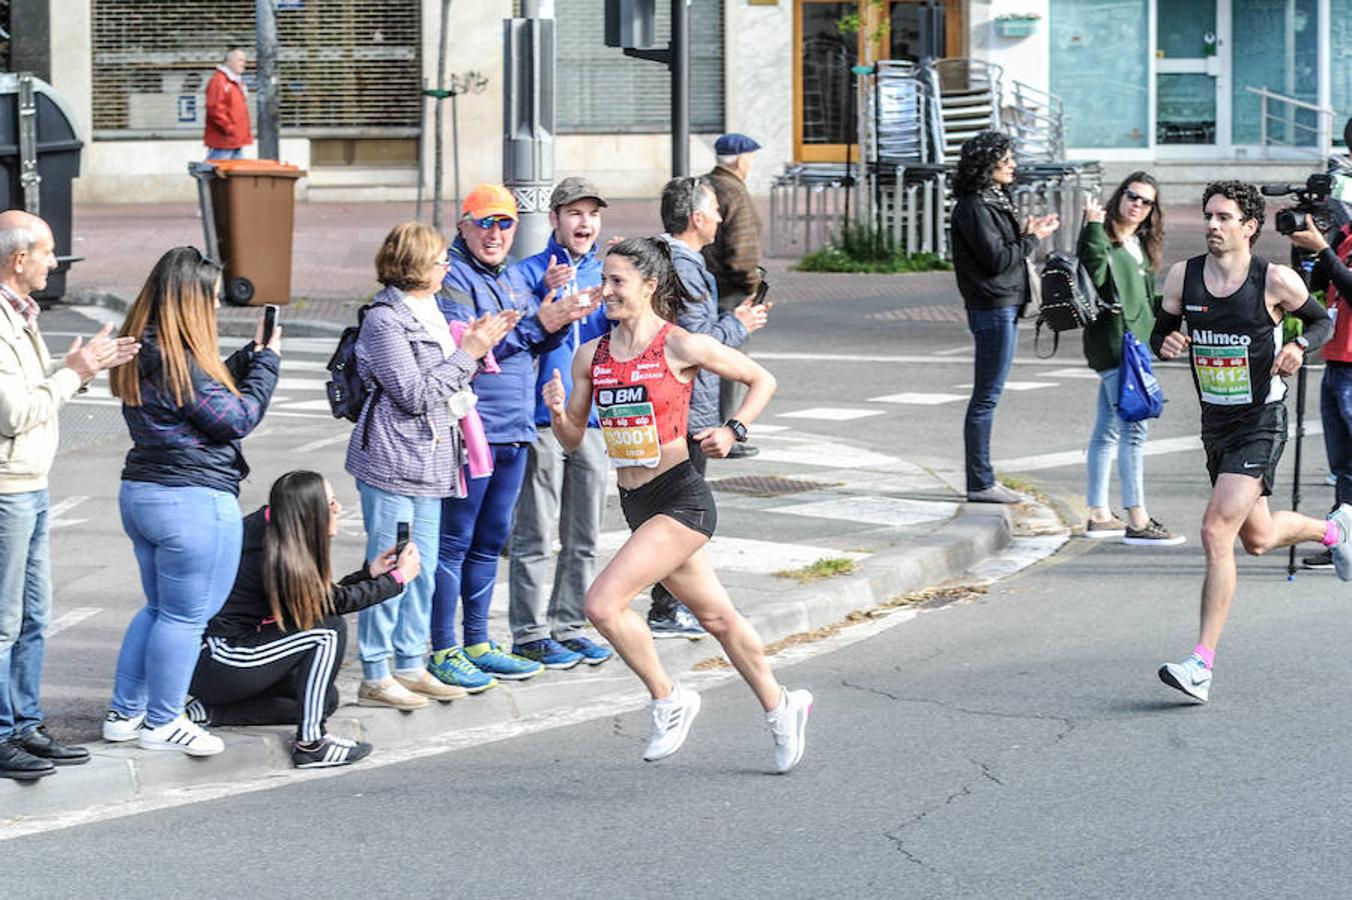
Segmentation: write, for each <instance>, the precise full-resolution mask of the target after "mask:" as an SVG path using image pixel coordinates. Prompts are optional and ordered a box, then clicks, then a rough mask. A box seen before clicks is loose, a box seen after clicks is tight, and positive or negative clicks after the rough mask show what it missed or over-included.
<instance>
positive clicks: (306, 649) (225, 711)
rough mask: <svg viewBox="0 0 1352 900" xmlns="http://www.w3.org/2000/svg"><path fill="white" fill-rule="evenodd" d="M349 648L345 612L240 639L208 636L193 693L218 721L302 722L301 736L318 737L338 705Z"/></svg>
mask: <svg viewBox="0 0 1352 900" xmlns="http://www.w3.org/2000/svg"><path fill="white" fill-rule="evenodd" d="M346 649H347V625H346V624H345V623H344V622H343V617H342V616H328V617H327V618H325V619H324V620H323V621H322V622H320V623H319V625H318V626H316V627H314V628H310V629H307V630H305V631H292V632H287V633H286V634H279V633H278V632H277V631H275V630H272V629H269V630H267V631H263V632H258V633H257V634H249V635H244V636H243V637H238V638H230V639H227V638H221V637H210V636H208V637H205V638H203V639H202V652H201V655H200V656H199V657H198V659H197V670H196V671H195V672H194V673H193V678H192V688H191V693H192V695H193V696H194V697H196V698H197V699H198V700H200V701H202V703H203V704H204V705H205V706H206V707H207V708H208V710H209V711H210V713H211V722H212V724H213V725H290V724H292V723H297V725H296V740H298V741H317V740H319V739H320V738H322V737H323V736H324V721H325V719H327V718H328V717H329V716H331V715H332V714H333V711H334V710H335V709H337V708H338V688H337V686H336V685H335V684H334V680H335V679H336V678H337V677H338V667H339V666H340V665H341V664H342V662H343V653H344V651H345V650H346Z"/></svg>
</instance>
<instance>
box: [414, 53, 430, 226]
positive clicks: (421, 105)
mask: <svg viewBox="0 0 1352 900" xmlns="http://www.w3.org/2000/svg"><path fill="white" fill-rule="evenodd" d="M426 146H427V79H426V78H424V79H423V80H422V93H420V94H418V196H417V199H416V200H414V202H413V219H414V221H417V222H421V221H422V203H423V179H424V176H425V175H426V168H427V166H426V159H427V152H426V150H425V149H424V148H425V147H426Z"/></svg>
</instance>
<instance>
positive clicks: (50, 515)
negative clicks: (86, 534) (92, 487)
mask: <svg viewBox="0 0 1352 900" xmlns="http://www.w3.org/2000/svg"><path fill="white" fill-rule="evenodd" d="M88 499H89V498H88V497H86V496H84V495H82V494H76V495H74V496H71V497H67V498H66V499H64V500H62V501H60V502H58V503H53V504H52V505H51V506H49V507H48V508H47V528H48V530H55V529H57V528H70V527H71V526H72V525H83V524H84V523H85V522H88V521H89V520H88V519H63V518H61V517H62V516H64V515H65V514H66V513H68V512H70V511H71V510H72V509H74V508H75V507H77V506H79V505H80V504H81V503H84V502H85V501H86V500H88Z"/></svg>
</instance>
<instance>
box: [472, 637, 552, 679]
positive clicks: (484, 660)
mask: <svg viewBox="0 0 1352 900" xmlns="http://www.w3.org/2000/svg"><path fill="white" fill-rule="evenodd" d="M465 656H466V658H468V659H469V661H470V662H471V663H473V664H474V665H475V666H477V667H478V669H479V671H481V672H484V673H485V674H488V675H492V676H493V677H495V678H501V679H503V680H504V681H525V680H526V679H527V678H533V677H534V676H536V675H539V674H540V673H541V672H543V671H544V670H545V667H544V666H543V665H542V664H540V663H538V662H536V661H535V660H533V659H526V658H525V657H524V656H515V655H513V654H511V653H508V652H507V651H506V650H503V649H502V648H501V647H499V646H498V645H497V644H495V643H493V642H492V641H484V642H483V643H482V644H471V645H470V646H468V647H466V648H465Z"/></svg>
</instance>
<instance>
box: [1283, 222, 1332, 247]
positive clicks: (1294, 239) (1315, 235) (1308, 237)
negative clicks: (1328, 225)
mask: <svg viewBox="0 0 1352 900" xmlns="http://www.w3.org/2000/svg"><path fill="white" fill-rule="evenodd" d="M1287 237H1288V238H1290V239H1291V243H1293V244H1295V245H1296V246H1297V247H1299V248H1301V249H1302V250H1310V251H1312V252H1314V253H1318V252H1319V251H1320V250H1323V249H1324V248H1325V247H1327V246H1328V245H1329V242H1328V241H1326V240H1324V236H1323V235H1322V234H1320V233H1319V229H1318V228H1317V227H1316V226H1315V224H1314V219H1313V218H1311V217H1310V216H1306V217H1305V227H1304V228H1302V229H1301V230H1300V231H1293V232H1291V233H1290V234H1289V235H1287Z"/></svg>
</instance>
